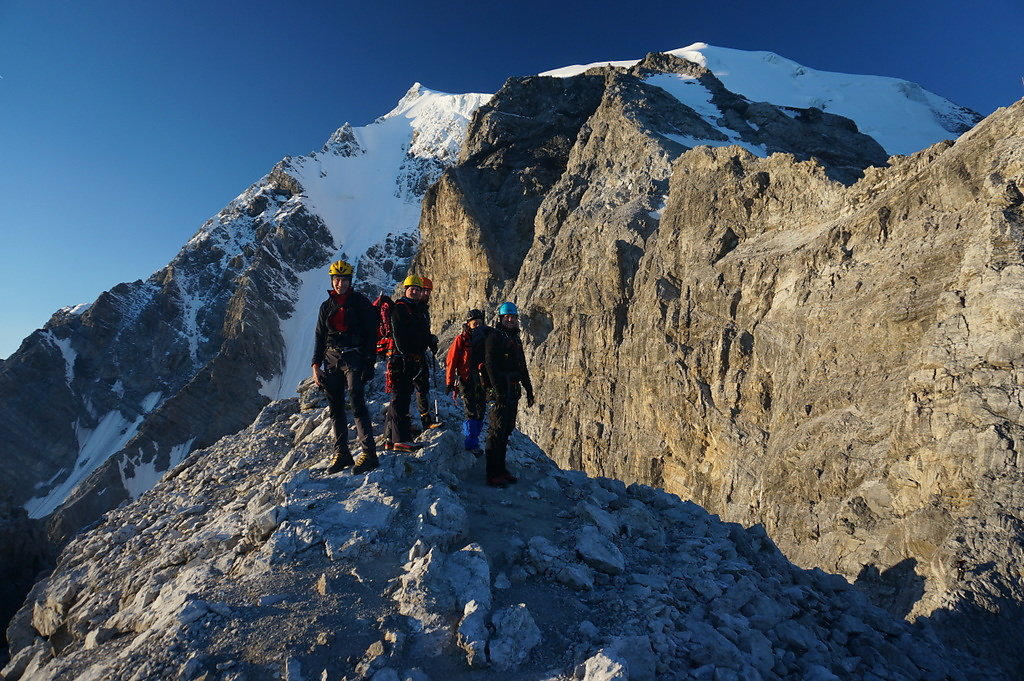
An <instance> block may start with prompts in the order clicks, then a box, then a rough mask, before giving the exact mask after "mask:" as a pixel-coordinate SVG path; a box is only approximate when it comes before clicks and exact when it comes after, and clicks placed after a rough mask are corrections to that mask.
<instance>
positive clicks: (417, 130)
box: [374, 83, 491, 162]
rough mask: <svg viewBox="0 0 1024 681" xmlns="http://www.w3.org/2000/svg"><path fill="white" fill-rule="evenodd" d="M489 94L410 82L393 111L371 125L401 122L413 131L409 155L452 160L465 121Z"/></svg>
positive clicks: (461, 135) (463, 129)
mask: <svg viewBox="0 0 1024 681" xmlns="http://www.w3.org/2000/svg"><path fill="white" fill-rule="evenodd" d="M490 98H491V95H490V94H482V93H466V94H448V93H445V92H438V91H436V90H431V89H429V88H426V87H424V86H423V85H421V84H420V83H413V85H412V87H410V88H409V90H408V91H407V92H406V93H405V95H404V96H403V97H402V99H401V100H399V102H398V104H397V105H396V106H395V108H394V109H392V110H391V111H389V112H388V113H386V114H384V115H383V116H381V117H380V118H378V119H377V120H376V121H374V125H379V124H386V123H388V122H390V121H402V125H408V126H409V127H411V128H412V130H413V139H412V144H411V145H410V147H409V150H408V152H409V155H410V156H415V157H417V158H438V159H440V160H443V161H446V162H451V161H454V160H455V158H456V157H457V156H458V153H459V145H461V144H462V139H463V137H464V136H465V132H466V127H467V126H468V125H469V119H470V117H471V116H472V115H473V112H474V111H476V110H477V109H478V108H479V107H480V106H482V105H483V104H484V103H485V102H486V101H487V100H488V99H490Z"/></svg>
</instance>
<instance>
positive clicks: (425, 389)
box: [412, 361, 434, 428]
mask: <svg viewBox="0 0 1024 681" xmlns="http://www.w3.org/2000/svg"><path fill="white" fill-rule="evenodd" d="M412 383H413V386H414V387H415V388H416V406H418V407H419V408H420V422H421V423H422V425H423V427H424V428H426V427H427V426H429V425H431V424H432V423H433V422H434V417H433V412H432V411H431V410H430V365H429V364H427V362H426V361H424V362H422V363H420V371H419V373H417V374H416V375H415V376H413V379H412Z"/></svg>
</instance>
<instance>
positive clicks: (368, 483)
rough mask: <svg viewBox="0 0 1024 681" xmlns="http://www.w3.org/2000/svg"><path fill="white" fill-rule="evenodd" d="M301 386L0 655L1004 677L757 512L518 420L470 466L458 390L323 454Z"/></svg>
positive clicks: (120, 536)
mask: <svg viewBox="0 0 1024 681" xmlns="http://www.w3.org/2000/svg"><path fill="white" fill-rule="evenodd" d="M306 388H307V390H304V391H303V393H302V395H301V397H299V398H291V399H288V400H283V401H278V402H273V403H271V404H269V405H268V406H267V407H265V408H264V410H263V411H262V412H261V414H260V415H259V417H258V418H257V419H256V421H255V422H254V423H253V424H252V425H251V426H250V427H248V428H246V429H245V430H243V431H241V432H239V433H237V434H235V435H231V436H228V437H225V438H223V439H222V440H220V441H219V442H217V443H216V444H214V445H213V446H211V447H208V448H206V449H203V450H199V451H196V452H194V453H193V454H191V455H190V456H189V457H187V458H186V459H185V460H184V461H183V462H181V463H180V464H179V465H178V466H176V467H175V468H174V469H173V470H172V471H171V472H169V473H168V474H167V475H166V476H164V478H163V480H162V481H161V482H160V483H159V484H158V485H157V486H156V487H155V488H154V489H153V490H151V491H149V492H147V493H145V494H143V495H142V496H141V497H140V498H139V499H137V500H135V501H134V502H131V503H130V504H127V505H125V506H122V507H121V508H119V509H116V510H114V511H111V512H110V513H108V514H107V515H106V517H105V518H104V520H103V522H101V523H100V524H99V525H98V526H96V527H95V528H93V529H91V530H89V531H87V532H85V533H82V534H80V535H78V536H77V537H76V538H75V539H74V540H73V541H72V542H71V544H70V545H69V546H68V547H67V549H66V550H65V551H64V553H63V555H62V558H61V561H60V563H59V565H58V566H57V569H56V570H55V571H54V573H53V574H52V575H51V576H50V577H49V578H47V579H45V580H43V581H42V582H40V583H39V584H38V585H37V586H36V587H35V589H33V592H32V594H31V595H30V596H29V598H28V600H27V602H26V604H25V606H24V608H23V609H22V610H21V612H20V613H19V614H18V615H17V616H16V617H15V619H14V620H13V622H12V624H11V627H10V629H9V632H8V636H9V639H10V641H11V645H12V653H13V659H12V661H11V662H10V664H8V665H7V667H6V668H5V669H4V670H3V675H4V678H5V679H6V680H7V681H18V680H20V681H42V680H43V679H51V680H56V679H69V678H76V679H104V680H105V681H122V680H124V681H128V680H141V679H156V678H159V679H183V680H187V681H193V680H199V679H210V680H212V679H222V680H224V681H228V680H232V681H240V680H242V679H246V680H251V681H260V680H264V679H265V680H268V681H269V680H270V679H285V680H287V681H301V680H309V681H312V680H314V679H322V680H324V681H338V680H341V679H356V678H365V679H375V680H376V681H396V680H400V679H401V680H413V681H429V679H447V680H452V681H455V680H457V679H474V678H482V677H484V676H486V677H490V678H503V679H537V680H540V679H549V680H551V681H554V680H556V679H558V680H566V681H568V680H570V679H582V680H585V681H615V680H622V681H624V680H626V679H632V680H635V681H645V680H653V679H709V680H710V679H716V680H717V679H745V680H750V681H754V680H757V679H764V680H766V681H768V680H774V679H800V680H806V679H822V680H824V679H837V678H842V679H871V680H876V679H890V680H893V681H896V680H903V679H907V680H911V679H998V678H1001V676H1000V673H999V672H998V671H997V670H994V669H991V668H990V667H988V666H987V664H986V663H985V662H983V661H981V660H977V659H971V658H970V657H969V656H966V655H963V654H960V653H956V652H955V651H950V650H949V649H946V648H945V647H944V646H942V645H941V643H939V641H938V639H937V638H936V637H935V636H934V634H933V633H932V632H931V631H930V629H929V627H928V625H927V623H921V624H916V625H912V624H909V623H907V622H905V621H903V620H901V619H899V618H897V617H894V616H892V615H891V614H889V613H887V612H885V611H884V610H882V609H880V608H877V607H875V606H873V605H871V604H870V603H869V601H868V600H867V599H866V598H865V596H864V595H863V594H862V593H861V592H859V591H858V590H857V589H855V588H854V587H852V586H851V585H849V584H848V583H847V582H846V581H845V580H844V579H842V578H841V577H837V576H835V575H829V574H826V573H824V572H822V571H820V570H803V569H800V568H798V567H796V566H795V565H793V564H792V563H790V562H789V561H788V560H787V559H786V558H785V557H784V556H783V554H782V553H781V552H780V551H779V550H778V548H777V547H776V546H775V545H774V543H773V542H772V541H771V539H769V537H768V536H767V535H766V534H765V532H764V530H763V528H761V527H760V526H754V527H751V528H746V529H745V528H743V527H741V526H740V525H736V524H732V523H726V522H723V521H721V520H720V519H719V518H718V517H716V516H714V515H711V514H709V513H707V512H706V511H705V510H704V509H702V508H700V507H699V506H697V505H696V504H693V503H692V502H688V501H682V500H680V499H679V498H678V497H675V496H674V495H671V494H667V493H665V492H662V491H660V490H657V489H654V488H651V487H647V486H644V485H638V484H633V485H630V486H628V487H627V486H626V485H625V484H623V483H622V482H620V481H617V480H612V479H608V478H590V477H588V476H586V475H585V474H583V473H581V472H577V471H565V470H561V469H559V468H558V467H557V466H555V465H554V463H553V462H552V461H551V460H550V459H549V458H548V457H547V456H546V455H545V454H544V453H543V452H542V451H541V450H540V449H539V448H537V447H536V445H534V444H533V443H532V442H531V441H530V440H529V438H526V437H525V436H522V435H521V434H518V433H517V434H516V435H515V436H514V437H513V439H512V443H511V444H512V446H511V448H510V455H511V456H510V462H511V463H512V465H514V466H515V470H516V472H517V473H518V474H519V475H520V481H519V483H518V484H517V485H516V486H514V487H510V488H507V489H494V488H490V487H486V486H485V485H483V484H482V479H483V462H482V461H481V460H479V459H476V458H474V457H473V456H472V455H471V454H469V453H467V452H465V451H464V450H463V449H462V442H461V438H460V437H459V436H458V435H457V433H456V432H454V429H455V428H457V426H458V420H459V415H458V414H457V413H456V412H455V410H454V408H450V409H445V410H444V412H443V416H444V418H445V422H446V429H444V430H435V431H429V433H430V434H429V435H428V436H426V438H425V442H426V443H427V446H426V448H425V449H423V450H421V451H420V452H418V453H416V454H411V455H406V454H387V455H385V456H384V457H382V466H381V467H380V468H379V469H377V470H374V471H371V472H370V473H368V474H365V475H352V474H351V473H350V472H342V473H339V474H335V475H327V474H326V470H325V464H326V462H327V460H328V458H329V453H330V451H331V445H332V441H331V438H332V434H331V429H330V423H329V420H328V418H327V414H326V407H325V406H324V400H323V398H322V396H318V395H317V392H318V391H315V390H308V388H309V386H308V385H307V386H306ZM380 397H381V396H379V395H378V400H377V402H379V401H380ZM375 406H376V404H375Z"/></svg>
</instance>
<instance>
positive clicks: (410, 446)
mask: <svg viewBox="0 0 1024 681" xmlns="http://www.w3.org/2000/svg"><path fill="white" fill-rule="evenodd" d="M426 446H427V445H425V444H424V443H422V442H396V443H394V444H393V445H391V449H392V451H395V452H415V451H416V450H417V449H423V448H424V447H426Z"/></svg>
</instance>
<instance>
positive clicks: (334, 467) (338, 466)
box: [327, 452, 355, 475]
mask: <svg viewBox="0 0 1024 681" xmlns="http://www.w3.org/2000/svg"><path fill="white" fill-rule="evenodd" d="M354 463H355V461H354V460H353V459H352V455H351V454H349V453H348V452H335V454H334V461H332V462H331V465H330V467H328V469H327V475H334V474H335V473H339V472H341V471H343V470H345V469H346V468H348V467H349V466H351V465H352V464H354Z"/></svg>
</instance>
